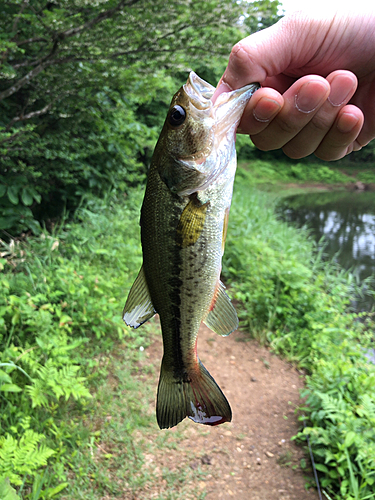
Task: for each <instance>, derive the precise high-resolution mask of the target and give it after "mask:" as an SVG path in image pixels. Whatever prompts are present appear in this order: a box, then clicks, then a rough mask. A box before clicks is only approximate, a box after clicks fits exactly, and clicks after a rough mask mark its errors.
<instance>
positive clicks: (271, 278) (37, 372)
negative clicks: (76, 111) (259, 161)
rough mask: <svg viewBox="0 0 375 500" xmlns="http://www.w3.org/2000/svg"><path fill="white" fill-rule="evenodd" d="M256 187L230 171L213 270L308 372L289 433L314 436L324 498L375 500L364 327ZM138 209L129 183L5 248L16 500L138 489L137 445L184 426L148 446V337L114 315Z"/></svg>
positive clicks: (4, 449) (4, 380) (131, 264)
mask: <svg viewBox="0 0 375 500" xmlns="http://www.w3.org/2000/svg"><path fill="white" fill-rule="evenodd" d="M251 183H252V179H251V173H248V172H246V171H239V175H238V177H237V181H236V192H235V196H234V200H233V206H232V211H231V217H230V227H229V234H228V238H227V248H226V253H225V257H224V262H223V273H224V278H225V280H226V282H227V283H228V284H230V285H231V288H232V292H231V293H232V295H234V297H235V298H236V299H237V300H238V301H239V303H240V305H239V306H238V309H239V312H240V317H241V319H242V327H243V328H248V329H249V331H250V332H251V334H252V335H254V336H255V337H257V338H259V339H260V340H261V341H262V342H270V343H271V345H272V347H273V348H274V349H275V350H277V351H278V352H279V353H281V354H283V355H284V356H287V357H288V358H289V359H291V360H293V361H294V362H295V363H296V364H298V365H299V366H301V367H302V368H304V369H305V370H306V373H307V377H306V390H305V393H304V396H305V397H306V398H307V399H306V403H307V404H306V405H304V407H303V412H304V414H305V416H306V419H307V420H306V421H307V425H308V427H307V428H306V430H304V431H301V433H300V435H299V436H298V439H301V440H304V439H305V438H306V435H307V434H308V435H309V436H310V440H311V443H312V446H313V451H314V456H315V459H316V461H317V467H318V469H319V471H320V474H321V476H320V477H321V482H322V485H323V487H324V488H325V490H326V491H327V492H328V494H329V495H330V496H331V498H336V499H339V498H343V497H344V498H346V499H361V500H366V499H370V498H375V496H374V494H373V493H372V491H373V482H374V473H375V463H374V459H373V457H374V456H375V450H374V444H373V443H374V442H375V441H374V438H375V431H374V430H373V428H374V422H375V420H374V419H375V401H374V394H375V393H374V384H375V369H374V367H373V366H372V365H369V364H368V363H366V359H365V358H364V356H363V349H366V348H367V347H368V346H369V345H370V337H371V336H370V333H371V327H372V325H370V324H366V325H363V324H362V323H360V322H358V321H356V320H357V318H356V317H355V315H353V314H347V312H346V311H347V307H348V304H349V297H350V293H351V281H350V277H349V276H348V275H346V274H345V273H342V272H341V271H340V270H339V269H337V268H334V267H332V266H331V265H329V264H323V263H322V262H321V260H320V258H319V256H317V255H315V254H314V244H313V243H312V241H311V240H310V239H309V238H308V236H307V234H305V233H301V232H300V231H297V230H295V229H293V228H289V227H287V226H286V225H285V224H283V223H281V222H280V221H278V220H277V219H276V218H275V216H274V214H273V207H272V202H271V201H270V198H269V197H268V196H267V195H264V194H261V193H259V192H257V191H254V190H252V189H251V187H250V185H251ZM141 200H142V193H141V191H139V190H134V191H133V192H132V193H131V194H130V195H129V196H127V197H123V196H122V197H121V198H116V197H115V196H111V197H108V199H107V200H105V201H103V202H100V203H99V202H98V201H91V202H88V203H87V204H85V208H82V209H81V210H79V211H78V212H77V215H76V220H75V221H73V222H71V223H69V224H66V225H65V226H63V227H59V228H55V231H54V233H53V234H48V233H43V234H42V235H41V236H40V237H37V238H33V239H29V240H28V241H27V242H16V243H15V242H12V243H11V244H3V245H2V248H1V261H0V262H1V267H2V269H1V272H0V345H1V348H0V351H1V358H0V411H1V414H2V420H1V429H0V478H2V479H3V478H5V477H8V478H9V479H10V482H11V485H12V487H14V488H15V489H16V491H17V495H18V496H19V497H22V498H24V499H32V500H37V499H39V498H45V499H48V498H54V497H56V498H64V499H65V498H66V499H72V498H85V499H86V498H92V499H99V498H103V496H105V495H112V496H117V495H120V494H121V492H122V493H123V492H124V491H125V492H128V493H129V494H130V493H134V492H137V491H142V488H143V487H144V485H145V484H150V483H152V482H153V481H157V480H158V479H157V478H155V477H153V476H152V475H150V474H149V473H148V472H144V468H143V465H144V461H145V458H144V457H145V454H146V453H147V451H149V450H151V449H153V447H157V448H159V449H160V448H162V447H163V446H164V447H166V448H168V447H174V446H178V432H176V433H173V436H172V434H171V438H170V440H162V438H160V439H159V440H158V439H156V440H155V442H153V443H150V442H145V441H144V440H142V435H143V432H144V431H145V430H147V429H150V427H152V426H155V421H154V415H153V414H151V413H150V411H149V409H148V404H147V402H148V401H149V399H150V398H153V394H152V395H151V394H150V389H149V388H148V387H147V381H142V380H140V379H139V377H137V370H138V368H137V367H138V365H139V363H140V362H141V361H142V356H143V354H142V352H143V351H142V348H143V347H144V346H146V345H147V344H148V342H149V341H150V337H149V334H148V329H147V327H143V328H142V329H139V330H136V331H133V330H130V329H127V328H125V327H124V326H123V324H122V322H121V309H122V307H123V304H124V300H125V298H126V294H127V291H128V289H129V287H130V286H131V284H132V282H133V280H134V277H135V275H136V273H137V271H138V269H139V266H140V263H141V252H140V245H139V225H138V220H139V207H140V204H141ZM110 395H111V396H110ZM301 404H302V402H301ZM103 443H105V444H104V445H103ZM199 473H200V472H199V470H198V471H189V472H188V473H187V472H186V471H185V472H183V471H182V470H181V474H179V476H178V478H177V477H175V476H173V475H172V474H171V473H169V472H168V471H164V472H163V474H164V476H163V481H165V482H166V484H172V483H173V484H174V493H173V497H171V498H176V499H177V498H189V497H188V496H187V495H188V493H187V490H186V485H187V484H188V482H189V481H190V480H191V477H192V475H196V474H198V475H199ZM0 483H1V479H0ZM163 498H167V497H166V496H165V497H163ZM195 498H196V497H195Z"/></svg>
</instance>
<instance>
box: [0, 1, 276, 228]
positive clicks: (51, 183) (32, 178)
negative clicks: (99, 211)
mask: <svg viewBox="0 0 375 500" xmlns="http://www.w3.org/2000/svg"><path fill="white" fill-rule="evenodd" d="M257 3H259V2H257ZM267 3H268V0H267ZM249 5H250V4H248V2H246V1H242V2H241V1H236V0H229V1H228V0H208V1H202V0H171V1H169V2H164V0H154V1H151V0H95V1H94V0H93V1H90V2H88V1H87V0H51V1H47V0H32V1H31V0H18V1H17V0H15V1H13V2H9V1H1V0H0V28H1V33H2V36H1V39H0V60H1V64H2V66H1V71H0V107H1V116H0V156H1V167H0V210H1V213H0V229H10V228H12V230H13V231H18V232H19V231H21V230H25V229H27V228H31V229H32V230H33V231H34V232H36V231H37V230H38V223H36V222H35V219H34V217H35V216H36V217H37V218H38V219H39V220H42V219H46V218H47V217H53V216H55V215H58V213H59V212H60V211H61V208H62V206H63V205H66V206H67V207H68V208H74V206H75V205H76V204H77V202H78V200H79V198H80V197H81V196H82V194H83V193H85V192H87V191H94V192H95V193H98V194H100V193H103V192H104V191H105V190H106V189H108V188H109V187H110V186H113V185H115V186H119V187H120V189H122V190H125V189H126V187H127V186H129V185H131V184H134V183H136V182H139V180H140V179H141V178H142V176H144V173H145V171H146V167H145V165H144V164H143V163H142V161H141V160H145V159H147V158H148V151H149V150H151V149H152V145H153V144H154V142H155V140H156V128H157V127H158V126H159V125H160V120H161V116H162V115H164V114H165V105H166V104H168V103H169V101H170V98H171V96H172V95H173V93H174V92H175V91H176V89H177V88H178V85H180V84H181V83H182V82H183V81H184V80H186V77H187V71H188V70H190V69H191V68H194V69H195V70H196V71H197V68H199V71H200V70H202V71H200V73H201V74H202V73H203V74H202V76H203V77H204V78H207V77H210V78H215V79H216V78H218V77H219V76H220V72H221V71H222V69H223V68H224V64H225V60H226V58H227V56H228V54H229V51H230V49H231V47H232V45H233V44H234V43H235V42H236V41H237V40H238V39H240V38H241V37H242V36H243V33H241V31H240V30H241V24H240V22H239V20H240V19H241V17H242V18H243V17H244V16H245V17H246V16H247V10H248V9H249ZM176 80H178V81H176ZM212 83H215V82H212Z"/></svg>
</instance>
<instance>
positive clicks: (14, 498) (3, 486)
mask: <svg viewBox="0 0 375 500" xmlns="http://www.w3.org/2000/svg"><path fill="white" fill-rule="evenodd" d="M0 498H1V500H19V496H18V495H17V493H16V490H15V489H14V488H12V487H11V485H10V483H9V479H4V480H2V481H0Z"/></svg>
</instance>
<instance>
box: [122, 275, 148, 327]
mask: <svg viewBox="0 0 375 500" xmlns="http://www.w3.org/2000/svg"><path fill="white" fill-rule="evenodd" d="M155 313H156V311H155V309H154V306H153V305H152V301H151V297H150V292H149V291H148V286H147V282H146V278H145V273H144V270H143V266H142V267H141V269H140V271H139V273H138V276H137V277H136V279H135V281H134V283H133V286H132V287H131V289H130V292H129V295H128V298H127V300H126V304H125V307H124V311H123V313H122V319H123V320H124V321H125V323H126V324H127V325H128V326H131V327H133V328H138V327H139V326H141V325H142V324H143V323H145V322H146V321H147V320H149V319H150V318H152V317H153V316H154V314H155Z"/></svg>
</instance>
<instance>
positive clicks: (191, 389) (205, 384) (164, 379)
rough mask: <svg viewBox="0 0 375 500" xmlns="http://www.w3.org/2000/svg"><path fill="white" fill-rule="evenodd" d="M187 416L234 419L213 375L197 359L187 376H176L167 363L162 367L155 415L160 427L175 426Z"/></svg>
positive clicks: (208, 420) (203, 419) (204, 420)
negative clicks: (195, 364)
mask: <svg viewBox="0 0 375 500" xmlns="http://www.w3.org/2000/svg"><path fill="white" fill-rule="evenodd" d="M185 417H189V418H191V419H192V420H194V422H197V423H199V424H205V425H219V424H222V423H224V422H230V421H231V420H232V410H231V408H230V406H229V403H228V401H227V398H226V397H225V396H224V394H223V393H222V391H221V389H220V387H219V386H218V385H217V383H216V382H215V380H214V379H213V377H212V376H211V375H210V374H209V372H208V371H207V370H206V368H205V367H204V366H203V364H202V363H201V362H200V361H199V360H198V364H197V366H196V368H195V369H194V370H193V371H192V372H189V373H188V374H187V375H186V377H184V379H176V378H175V377H174V374H173V372H171V371H170V370H168V369H167V368H166V366H165V363H164V359H163V362H162V366H161V371H160V380H159V387H158V396H157V403H156V418H157V421H158V424H159V427H160V429H168V428H169V427H174V426H175V425H177V424H178V423H179V422H181V420H183V419H184V418H185Z"/></svg>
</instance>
